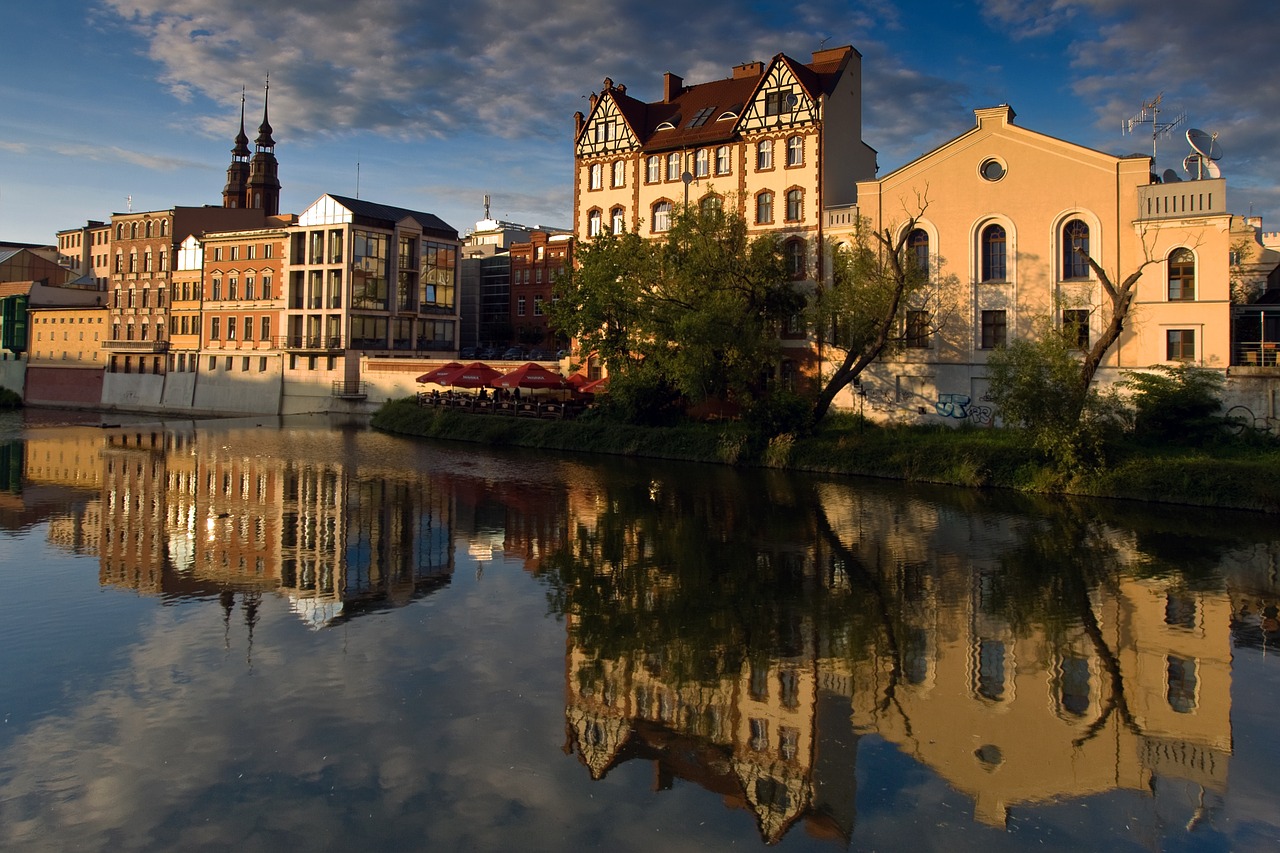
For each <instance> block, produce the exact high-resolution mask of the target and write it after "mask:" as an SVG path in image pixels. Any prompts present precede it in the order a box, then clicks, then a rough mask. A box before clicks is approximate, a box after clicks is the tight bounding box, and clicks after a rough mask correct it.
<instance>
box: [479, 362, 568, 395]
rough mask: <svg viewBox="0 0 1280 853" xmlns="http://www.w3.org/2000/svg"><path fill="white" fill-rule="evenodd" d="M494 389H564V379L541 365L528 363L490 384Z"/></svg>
mask: <svg viewBox="0 0 1280 853" xmlns="http://www.w3.org/2000/svg"><path fill="white" fill-rule="evenodd" d="M489 384H490V385H491V386H492V387H494V388H531V389H532V388H564V387H565V381H564V377H563V376H561V375H560V374H559V373H556V372H555V371H553V370H548V369H547V368H545V367H543V366H542V365H541V364H538V363H536V362H532V361H528V362H525V363H524V364H522V365H520V366H519V367H517V368H516V369H515V370H512V371H511V372H509V373H504V374H503V375H502V376H500V377H498V378H497V379H495V380H493V382H491V383H489Z"/></svg>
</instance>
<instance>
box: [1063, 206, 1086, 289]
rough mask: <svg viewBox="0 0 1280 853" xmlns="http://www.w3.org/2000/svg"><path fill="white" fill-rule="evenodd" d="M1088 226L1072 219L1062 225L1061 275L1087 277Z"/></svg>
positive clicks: (1065, 276)
mask: <svg viewBox="0 0 1280 853" xmlns="http://www.w3.org/2000/svg"><path fill="white" fill-rule="evenodd" d="M1088 258H1089V226H1088V225H1085V224H1084V223H1083V222H1081V221H1080V220H1079V219H1073V220H1071V221H1070V222H1068V223H1067V224H1066V225H1064V226H1062V277H1063V278H1088V277H1089V260H1088Z"/></svg>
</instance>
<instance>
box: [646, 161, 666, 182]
mask: <svg viewBox="0 0 1280 853" xmlns="http://www.w3.org/2000/svg"><path fill="white" fill-rule="evenodd" d="M645 169H646V171H645V181H646V182H648V183H650V184H656V183H657V182H658V181H660V180H662V159H661V158H660V157H658V155H656V154H655V155H653V156H652V157H650V158H649V159H648V160H647V161H646V162H645Z"/></svg>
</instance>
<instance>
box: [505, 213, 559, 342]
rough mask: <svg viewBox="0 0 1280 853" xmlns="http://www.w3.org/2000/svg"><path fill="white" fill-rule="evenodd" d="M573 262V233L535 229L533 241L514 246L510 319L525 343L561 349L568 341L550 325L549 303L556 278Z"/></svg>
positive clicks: (519, 339)
mask: <svg viewBox="0 0 1280 853" xmlns="http://www.w3.org/2000/svg"><path fill="white" fill-rule="evenodd" d="M572 265H573V235H572V234H563V233H560V234H557V233H552V232H548V231H534V232H533V233H532V234H531V235H530V238H529V242H527V243H515V244H513V245H512V246H511V297H510V303H511V304H510V309H509V311H510V313H509V315H508V322H509V323H510V328H511V330H512V331H513V333H514V337H515V341H516V342H517V343H519V344H520V345H521V346H526V347H538V348H542V349H550V350H557V349H561V348H562V346H563V344H564V343H566V342H565V341H563V340H560V339H558V338H557V335H556V332H555V331H554V330H553V329H551V328H550V327H549V326H548V323H547V312H546V306H548V305H550V304H551V300H552V298H553V296H552V284H553V283H554V282H555V279H556V278H557V277H558V276H560V275H562V274H563V273H564V271H565V270H566V269H567V268H569V267H571V266H572Z"/></svg>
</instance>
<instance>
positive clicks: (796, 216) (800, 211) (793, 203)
mask: <svg viewBox="0 0 1280 853" xmlns="http://www.w3.org/2000/svg"><path fill="white" fill-rule="evenodd" d="M803 217H804V191H803V190H787V221H788V222H799V221H800V220H801V219H802V218H803Z"/></svg>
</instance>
